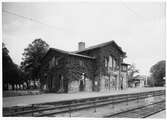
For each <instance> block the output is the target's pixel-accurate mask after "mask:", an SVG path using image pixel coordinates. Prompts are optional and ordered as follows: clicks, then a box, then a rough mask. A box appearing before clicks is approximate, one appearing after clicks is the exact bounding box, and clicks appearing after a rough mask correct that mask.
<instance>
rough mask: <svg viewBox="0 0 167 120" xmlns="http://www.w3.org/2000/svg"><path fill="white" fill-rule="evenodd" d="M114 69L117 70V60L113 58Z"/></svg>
mask: <svg viewBox="0 0 167 120" xmlns="http://www.w3.org/2000/svg"><path fill="white" fill-rule="evenodd" d="M113 69H114V70H115V69H116V60H115V59H114V58H113Z"/></svg>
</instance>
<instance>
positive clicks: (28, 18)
mask: <svg viewBox="0 0 167 120" xmlns="http://www.w3.org/2000/svg"><path fill="white" fill-rule="evenodd" d="M2 12H5V13H7V14H10V15H14V16H17V17H21V18H23V19H26V20H30V21H33V22H36V23H39V24H43V25H45V26H48V27H52V28H56V29H59V30H64V29H63V28H58V27H56V26H51V25H48V24H46V23H43V22H41V21H39V20H36V19H34V18H30V17H26V16H23V15H19V14H16V13H14V12H10V11H7V10H2Z"/></svg>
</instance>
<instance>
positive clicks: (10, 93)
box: [3, 90, 41, 97]
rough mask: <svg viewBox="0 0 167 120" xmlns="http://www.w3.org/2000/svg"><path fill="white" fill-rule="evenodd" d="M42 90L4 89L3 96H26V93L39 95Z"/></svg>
mask: <svg viewBox="0 0 167 120" xmlns="http://www.w3.org/2000/svg"><path fill="white" fill-rule="evenodd" d="M39 94H41V91H40V90H17V91H16V90H15V91H3V97H14V96H25V95H39Z"/></svg>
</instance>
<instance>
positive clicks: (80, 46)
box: [78, 42, 85, 51]
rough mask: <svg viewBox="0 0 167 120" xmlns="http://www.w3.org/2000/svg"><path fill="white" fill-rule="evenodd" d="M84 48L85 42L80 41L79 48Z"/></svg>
mask: <svg viewBox="0 0 167 120" xmlns="http://www.w3.org/2000/svg"><path fill="white" fill-rule="evenodd" d="M83 49H85V42H79V43H78V50H79V51H81V50H83Z"/></svg>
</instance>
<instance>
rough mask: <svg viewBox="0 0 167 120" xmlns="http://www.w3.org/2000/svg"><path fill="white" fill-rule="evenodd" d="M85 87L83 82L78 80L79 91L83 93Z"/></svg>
mask: <svg viewBox="0 0 167 120" xmlns="http://www.w3.org/2000/svg"><path fill="white" fill-rule="evenodd" d="M84 88H85V85H84V80H80V85H79V91H84Z"/></svg>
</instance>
